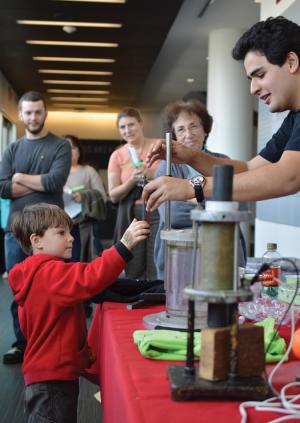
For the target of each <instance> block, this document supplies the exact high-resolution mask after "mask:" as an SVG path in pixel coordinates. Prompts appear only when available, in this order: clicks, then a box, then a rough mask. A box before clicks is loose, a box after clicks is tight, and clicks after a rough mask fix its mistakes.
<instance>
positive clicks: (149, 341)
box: [133, 329, 201, 360]
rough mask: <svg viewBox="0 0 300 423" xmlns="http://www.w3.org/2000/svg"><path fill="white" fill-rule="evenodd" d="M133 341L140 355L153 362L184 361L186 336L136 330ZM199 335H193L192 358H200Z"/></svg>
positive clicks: (161, 331)
mask: <svg viewBox="0 0 300 423" xmlns="http://www.w3.org/2000/svg"><path fill="white" fill-rule="evenodd" d="M133 339H134V342H135V344H136V345H137V346H138V349H139V351H140V353H141V354H142V355H143V356H144V357H147V358H153V359H155V360H186V345H187V334H186V333H185V332H179V331H175V330H167V329H163V330H136V331H135V332H134V333H133ZM200 339H201V336H200V333H199V332H195V333H194V358H195V360H199V356H200V345H201V343H200Z"/></svg>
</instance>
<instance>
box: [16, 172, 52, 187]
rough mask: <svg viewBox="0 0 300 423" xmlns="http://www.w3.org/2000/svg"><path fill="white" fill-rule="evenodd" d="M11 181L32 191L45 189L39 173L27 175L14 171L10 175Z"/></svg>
mask: <svg viewBox="0 0 300 423" xmlns="http://www.w3.org/2000/svg"><path fill="white" fill-rule="evenodd" d="M11 180H12V183H14V184H19V185H24V186H25V187H27V188H29V189H30V190H32V191H45V188H44V187H43V185H42V178H41V175H28V174H27V173H15V174H14V175H13V177H12V179H11Z"/></svg>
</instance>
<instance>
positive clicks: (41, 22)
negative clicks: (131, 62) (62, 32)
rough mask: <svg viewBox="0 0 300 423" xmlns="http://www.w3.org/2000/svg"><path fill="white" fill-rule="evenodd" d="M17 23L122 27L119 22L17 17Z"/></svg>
mask: <svg viewBox="0 0 300 423" xmlns="http://www.w3.org/2000/svg"><path fill="white" fill-rule="evenodd" d="M17 23H18V24H19V25H44V26H74V27H75V28H76V27H83V28H122V24H120V23H109V22H76V21H38V20H29V19H18V20H17Z"/></svg>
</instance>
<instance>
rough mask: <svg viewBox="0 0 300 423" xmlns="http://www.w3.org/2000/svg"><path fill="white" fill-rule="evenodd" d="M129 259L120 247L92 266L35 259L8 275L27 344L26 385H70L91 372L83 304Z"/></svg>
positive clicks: (107, 284)
mask: <svg viewBox="0 0 300 423" xmlns="http://www.w3.org/2000/svg"><path fill="white" fill-rule="evenodd" d="M131 257H132V255H131V253H130V252H129V251H128V250H127V248H126V247H125V246H124V245H123V244H121V243H118V244H117V245H116V246H114V247H111V248H110V249H108V250H105V251H104V252H103V254H102V256H101V257H98V258H97V259H95V260H93V261H92V262H91V263H65V262H64V261H63V260H61V259H59V258H57V257H53V256H49V255H46V254H35V255H33V256H30V257H28V258H27V259H26V260H24V261H23V262H21V263H19V264H17V265H16V266H14V268H13V269H12V270H11V271H10V272H9V283H10V286H11V289H12V290H13V293H14V296H15V300H16V302H17V303H18V304H19V319H20V326H21V330H22V332H23V334H24V336H25V338H26V339H27V346H26V350H25V355H24V362H23V367H22V369H23V374H24V378H25V383H26V384H27V385H28V384H31V383H35V382H41V381H46V380H74V379H77V378H78V377H79V375H80V373H82V371H83V369H85V368H87V367H89V365H90V364H91V363H90V351H89V348H88V344H87V329H86V323H85V315H84V309H83V302H84V301H85V300H87V299H89V298H91V297H92V296H94V295H96V294H97V293H99V292H101V291H102V290H103V289H105V288H106V287H107V286H109V285H110V284H111V283H113V282H114V281H115V280H116V279H117V277H118V276H119V274H120V273H121V271H122V270H123V269H124V267H125V264H126V261H128V259H130V258H131Z"/></svg>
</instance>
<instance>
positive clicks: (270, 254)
mask: <svg viewBox="0 0 300 423" xmlns="http://www.w3.org/2000/svg"><path fill="white" fill-rule="evenodd" d="M280 259H281V256H280V254H279V252H278V251H277V244H276V243H275V242H269V243H268V244H267V251H266V252H265V253H264V255H263V257H262V262H263V263H266V264H269V265H270V268H269V269H268V270H266V271H265V272H264V273H263V274H262V275H260V277H259V280H260V281H261V283H262V290H261V296H262V297H264V298H277V296H278V281H277V280H278V279H280V275H281V268H280Z"/></svg>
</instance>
